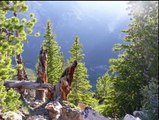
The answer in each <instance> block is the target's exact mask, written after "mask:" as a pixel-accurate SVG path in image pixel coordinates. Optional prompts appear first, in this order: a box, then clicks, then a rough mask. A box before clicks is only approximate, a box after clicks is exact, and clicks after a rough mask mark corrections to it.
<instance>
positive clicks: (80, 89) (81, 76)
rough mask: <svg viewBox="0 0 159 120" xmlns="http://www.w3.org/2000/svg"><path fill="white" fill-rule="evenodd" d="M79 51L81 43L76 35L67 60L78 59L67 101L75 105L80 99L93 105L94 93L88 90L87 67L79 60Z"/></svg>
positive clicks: (80, 58)
mask: <svg viewBox="0 0 159 120" xmlns="http://www.w3.org/2000/svg"><path fill="white" fill-rule="evenodd" d="M81 52H82V45H81V43H80V40H79V38H78V37H76V38H75V40H74V43H73V45H72V47H71V50H70V54H71V58H70V59H69V61H68V63H72V62H73V61H74V60H77V61H78V65H77V67H76V69H75V73H74V77H73V81H72V90H71V92H70V94H69V101H70V102H71V103H73V104H75V105H77V104H78V102H80V101H81V102H83V103H84V104H86V105H90V106H92V107H95V106H96V105H97V100H96V99H94V98H93V96H94V93H93V92H91V90H90V89H91V85H90V83H89V81H88V75H87V69H86V67H85V64H84V63H82V62H81V60H82V59H83V58H84V54H81Z"/></svg>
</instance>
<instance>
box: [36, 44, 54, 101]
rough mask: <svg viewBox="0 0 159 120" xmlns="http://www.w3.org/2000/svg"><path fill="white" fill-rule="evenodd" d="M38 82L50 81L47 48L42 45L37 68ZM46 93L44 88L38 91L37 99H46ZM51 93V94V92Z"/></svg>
mask: <svg viewBox="0 0 159 120" xmlns="http://www.w3.org/2000/svg"><path fill="white" fill-rule="evenodd" d="M37 82H38V83H48V80H47V50H44V49H43V47H41V50H40V55H39V63H38V69H37ZM49 93H50V91H49ZM45 95H46V94H45V93H44V90H37V91H36V99H38V100H42V101H45ZM49 95H51V94H49Z"/></svg>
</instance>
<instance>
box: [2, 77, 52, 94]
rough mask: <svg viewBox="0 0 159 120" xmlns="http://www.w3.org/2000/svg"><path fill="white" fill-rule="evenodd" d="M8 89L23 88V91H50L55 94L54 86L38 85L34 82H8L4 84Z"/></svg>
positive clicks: (47, 84)
mask: <svg viewBox="0 0 159 120" xmlns="http://www.w3.org/2000/svg"><path fill="white" fill-rule="evenodd" d="M4 86H5V87H6V88H17V89H20V88H23V89H35V90H46V89H49V90H51V91H52V92H53V86H52V85H51V84H49V83H37V82H32V81H17V80H6V81H5V82H4Z"/></svg>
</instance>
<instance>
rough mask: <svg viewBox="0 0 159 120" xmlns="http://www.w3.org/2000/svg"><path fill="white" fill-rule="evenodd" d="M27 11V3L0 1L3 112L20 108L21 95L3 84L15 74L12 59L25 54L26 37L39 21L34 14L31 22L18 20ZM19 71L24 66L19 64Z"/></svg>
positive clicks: (0, 81) (0, 59)
mask: <svg viewBox="0 0 159 120" xmlns="http://www.w3.org/2000/svg"><path fill="white" fill-rule="evenodd" d="M27 10H28V7H27V5H26V4H25V2H22V1H0V96H1V97H0V108H2V111H8V110H15V109H17V108H18V107H20V101H19V100H18V99H19V94H17V93H15V91H13V90H12V89H11V90H9V91H8V92H7V91H6V88H5V87H4V86H3V83H4V80H6V79H11V78H12V76H13V74H15V70H14V69H13V68H12V64H11V62H12V57H15V56H16V55H19V54H21V53H22V52H23V45H24V42H27V39H26V36H27V34H31V33H32V28H33V27H34V23H36V21H37V20H36V18H34V16H33V14H32V15H30V17H31V19H30V20H27V19H26V18H22V19H19V18H18V14H19V13H23V12H25V11H27ZM8 14H9V15H8ZM7 15H8V16H7ZM6 16H7V17H6ZM17 69H22V65H21V64H18V65H17Z"/></svg>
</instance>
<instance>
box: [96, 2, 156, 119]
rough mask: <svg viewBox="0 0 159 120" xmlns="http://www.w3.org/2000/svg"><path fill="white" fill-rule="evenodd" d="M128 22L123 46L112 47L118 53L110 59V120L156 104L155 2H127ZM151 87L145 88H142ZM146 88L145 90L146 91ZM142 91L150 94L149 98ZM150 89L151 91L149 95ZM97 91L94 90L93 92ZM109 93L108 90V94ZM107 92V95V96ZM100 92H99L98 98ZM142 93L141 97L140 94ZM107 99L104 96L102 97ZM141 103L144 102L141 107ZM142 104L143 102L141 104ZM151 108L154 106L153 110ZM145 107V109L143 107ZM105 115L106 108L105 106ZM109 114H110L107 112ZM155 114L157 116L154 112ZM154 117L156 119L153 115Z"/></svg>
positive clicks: (107, 107)
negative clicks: (111, 98)
mask: <svg viewBox="0 0 159 120" xmlns="http://www.w3.org/2000/svg"><path fill="white" fill-rule="evenodd" d="M129 9H130V10H131V12H130V15H132V18H131V19H132V22H131V23H130V24H129V26H130V27H129V29H127V30H123V32H125V33H127V35H126V36H125V38H124V42H125V43H123V44H116V45H115V47H114V48H113V50H114V51H122V54H119V55H118V58H117V59H110V63H111V66H110V67H109V72H111V76H112V78H111V83H112V85H113V87H112V89H113V91H114V93H115V94H114V97H113V99H114V101H112V100H109V99H105V100H108V101H107V103H110V104H111V105H110V106H116V108H117V109H116V111H115V112H116V114H114V115H115V116H114V117H122V116H124V115H125V114H126V113H129V114H132V113H133V111H134V110H141V108H143V107H144V108H145V109H147V110H148V109H150V107H148V106H151V109H152V108H153V109H155V110H156V108H157V104H155V105H154V104H150V103H152V101H150V100H152V98H153V100H154V101H155V102H154V103H156V102H157V99H156V98H157V96H158V94H157V93H156V91H157V79H158V78H157V75H158V74H157V65H156V64H157V61H158V54H157V48H158V20H157V19H158V3H157V2H155V1H145V2H142V1H141V2H130V7H129ZM150 85H151V86H152V85H153V86H154V87H151V88H149V87H146V86H150ZM148 88H149V89H148ZM143 89H144V91H147V92H150V93H152V95H151V97H150V96H149V97H148V95H149V94H145V92H141V91H142V90H143ZM152 89H153V91H152ZM97 90H98V89H97ZM108 91H109V90H108ZM108 91H107V92H108ZM101 93H102V92H100V94H101ZM143 93H144V94H143ZM106 97H107V95H106ZM143 100H145V101H147V102H146V104H145V105H144V106H143ZM144 103H145V102H144ZM153 105H154V106H153ZM146 106H147V107H146ZM104 109H105V111H104V112H105V114H109V113H110V112H108V111H107V110H108V109H109V106H107V104H106V103H105V108H104ZM111 113H113V111H111ZM155 113H156V114H157V112H156V111H155ZM156 116H157V115H156Z"/></svg>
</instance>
